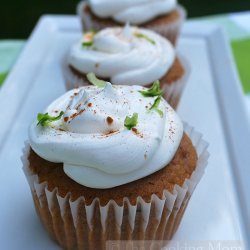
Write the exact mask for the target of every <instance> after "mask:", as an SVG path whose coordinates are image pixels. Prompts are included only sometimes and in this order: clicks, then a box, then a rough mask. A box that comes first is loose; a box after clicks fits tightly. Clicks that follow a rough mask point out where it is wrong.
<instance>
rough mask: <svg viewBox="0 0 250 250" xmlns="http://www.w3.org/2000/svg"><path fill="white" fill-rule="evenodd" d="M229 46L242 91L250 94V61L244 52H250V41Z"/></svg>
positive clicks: (242, 41) (236, 42)
mask: <svg viewBox="0 0 250 250" xmlns="http://www.w3.org/2000/svg"><path fill="white" fill-rule="evenodd" d="M231 44H232V49H233V54H234V58H235V62H236V65H237V68H238V71H239V76H240V80H241V82H242V85H243V88H244V91H245V93H250V60H249V56H246V51H250V39H249V38H247V39H242V40H238V41H233V42H232V43H231Z"/></svg>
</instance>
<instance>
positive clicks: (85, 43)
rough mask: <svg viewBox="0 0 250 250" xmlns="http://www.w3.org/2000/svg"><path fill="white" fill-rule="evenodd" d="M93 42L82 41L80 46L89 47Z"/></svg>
mask: <svg viewBox="0 0 250 250" xmlns="http://www.w3.org/2000/svg"><path fill="white" fill-rule="evenodd" d="M93 43H94V42H93V41H89V42H83V43H82V46H83V47H91V46H92V45H93Z"/></svg>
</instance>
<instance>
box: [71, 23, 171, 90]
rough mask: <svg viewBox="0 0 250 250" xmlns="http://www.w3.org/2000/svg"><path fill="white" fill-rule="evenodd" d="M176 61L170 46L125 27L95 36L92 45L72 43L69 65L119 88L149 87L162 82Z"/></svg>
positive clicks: (149, 33) (147, 32)
mask: <svg viewBox="0 0 250 250" xmlns="http://www.w3.org/2000/svg"><path fill="white" fill-rule="evenodd" d="M174 60H175V50H174V48H173V46H172V44H171V43H170V42H169V41H168V40H166V39H164V38H163V37H161V36H160V35H158V34H156V33H154V32H153V31H150V30H146V29H139V28H136V27H130V26H129V25H126V26H125V27H124V28H118V27H117V28H106V29H104V30H102V31H100V32H98V33H97V34H95V36H94V38H93V41H92V43H91V46H87V47H86V46H83V42H82V41H79V42H78V43H76V44H74V45H73V47H72V48H71V50H70V53H69V56H68V64H69V65H70V66H72V67H73V68H74V69H76V70H77V71H79V72H80V73H82V74H87V73H88V72H94V73H95V74H96V75H97V76H98V77H101V78H106V79H109V80H110V82H112V83H113V84H118V85H133V84H137V85H142V86H145V85H148V84H150V83H152V82H153V81H155V80H158V79H161V78H162V77H163V76H164V75H165V74H166V73H167V72H168V70H169V69H170V68H171V66H172V65H173V63H174Z"/></svg>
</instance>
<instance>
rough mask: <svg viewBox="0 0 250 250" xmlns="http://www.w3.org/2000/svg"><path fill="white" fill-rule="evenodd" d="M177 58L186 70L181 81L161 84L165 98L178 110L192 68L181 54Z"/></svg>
mask: <svg viewBox="0 0 250 250" xmlns="http://www.w3.org/2000/svg"><path fill="white" fill-rule="evenodd" d="M177 57H178V58H179V60H180V62H181V64H182V66H183V68H184V70H185V72H184V74H183V76H182V77H181V78H180V79H178V80H176V81H173V82H171V83H170V84H169V83H163V82H161V88H162V90H163V97H164V98H165V100H166V101H167V102H168V103H169V104H170V106H172V107H173V108H174V109H177V107H178V104H179V101H180V99H181V96H182V93H183V90H184V88H185V85H186V83H187V81H188V78H189V76H190V73H191V67H190V64H189V62H188V61H187V59H186V58H185V57H184V56H182V55H180V54H179V53H178V55H177Z"/></svg>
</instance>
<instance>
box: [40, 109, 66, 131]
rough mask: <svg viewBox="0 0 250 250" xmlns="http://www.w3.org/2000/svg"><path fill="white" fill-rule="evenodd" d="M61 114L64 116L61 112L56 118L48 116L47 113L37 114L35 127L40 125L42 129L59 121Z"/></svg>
mask: <svg viewBox="0 0 250 250" xmlns="http://www.w3.org/2000/svg"><path fill="white" fill-rule="evenodd" d="M63 114H64V112H63V111H61V112H60V114H59V115H58V116H50V115H49V114H48V113H45V114H42V113H39V114H38V115H37V120H38V123H37V126H38V125H41V126H42V127H47V126H48V125H49V124H50V123H51V122H54V121H57V120H60V119H61V117H62V116H63Z"/></svg>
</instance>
